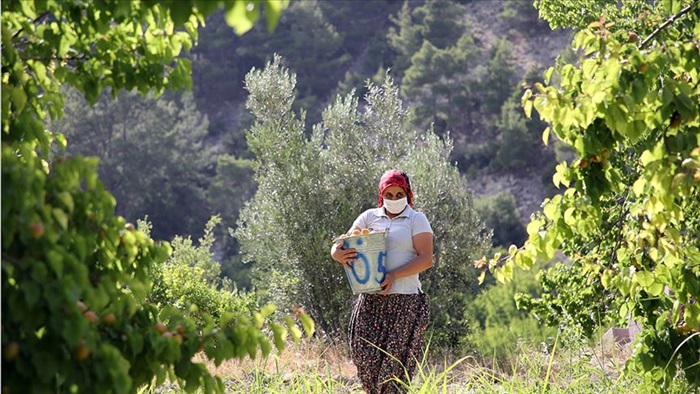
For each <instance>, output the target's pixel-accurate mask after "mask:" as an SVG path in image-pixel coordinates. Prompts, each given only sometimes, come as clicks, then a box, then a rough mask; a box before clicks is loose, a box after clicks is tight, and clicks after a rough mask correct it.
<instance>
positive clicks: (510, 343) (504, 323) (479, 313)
mask: <svg viewBox="0 0 700 394" xmlns="http://www.w3.org/2000/svg"><path fill="white" fill-rule="evenodd" d="M514 277H515V278H517V279H514V280H513V281H511V282H508V283H505V284H503V283H496V284H494V285H492V286H491V287H489V288H487V289H486V290H484V291H483V292H482V293H481V294H479V295H478V296H477V297H476V298H475V299H474V300H473V301H472V302H470V303H469V309H468V311H467V313H466V319H465V320H466V321H469V322H471V326H470V327H469V331H470V332H469V334H468V335H467V336H466V337H465V338H464V339H463V340H464V342H466V344H467V348H471V349H473V350H475V351H477V352H478V353H479V354H480V355H481V356H482V357H484V358H489V357H495V358H496V359H497V360H499V361H501V362H502V361H505V360H507V359H508V358H509V356H512V355H514V354H515V353H516V351H517V350H519V346H520V345H527V346H533V345H534V346H537V345H539V344H540V343H545V344H549V345H551V344H553V342H554V338H555V337H556V332H557V330H556V328H551V327H547V326H546V325H545V324H544V323H543V322H541V321H539V319H537V318H535V317H534V316H532V315H529V314H528V313H527V312H526V311H524V310H521V309H518V307H517V306H516V301H515V296H516V294H517V293H527V294H531V295H533V296H536V295H537V294H539V293H540V292H541V291H542V289H541V287H540V286H539V283H538V282H537V280H536V272H534V271H523V270H516V274H514Z"/></svg>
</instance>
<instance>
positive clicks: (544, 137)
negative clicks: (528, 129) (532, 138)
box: [542, 126, 552, 146]
mask: <svg viewBox="0 0 700 394" xmlns="http://www.w3.org/2000/svg"><path fill="white" fill-rule="evenodd" d="M551 130H552V129H551V127H549V126H547V127H546V128H545V129H544V131H543V132H542V142H543V143H544V146H547V145H549V132H550V131H551Z"/></svg>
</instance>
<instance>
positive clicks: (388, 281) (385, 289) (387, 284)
mask: <svg viewBox="0 0 700 394" xmlns="http://www.w3.org/2000/svg"><path fill="white" fill-rule="evenodd" d="M394 280H396V275H394V273H393V272H388V273H387V274H386V275H384V280H383V281H382V283H380V284H379V286H381V287H382V290H381V291H380V292H379V293H380V294H384V295H387V294H389V291H391V286H393V285H394Z"/></svg>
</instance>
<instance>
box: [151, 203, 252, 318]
mask: <svg viewBox="0 0 700 394" xmlns="http://www.w3.org/2000/svg"><path fill="white" fill-rule="evenodd" d="M220 223H221V218H219V217H218V216H214V217H212V218H211V219H210V220H209V222H208V223H207V225H206V228H205V230H204V236H203V237H202V238H200V239H199V242H198V245H193V243H192V239H191V238H190V237H187V238H183V237H180V236H177V237H175V239H173V241H172V248H173V253H172V255H171V256H170V258H168V260H167V261H166V262H165V263H164V264H162V265H159V266H156V267H154V268H153V269H152V271H151V276H152V277H153V282H154V286H153V291H152V292H151V294H150V295H149V300H150V301H151V302H153V303H155V304H157V305H159V306H173V307H176V308H178V309H179V310H181V311H182V312H189V313H188V315H189V316H192V317H194V318H195V321H196V322H197V323H198V324H201V325H204V324H205V323H206V320H207V319H208V318H209V317H211V318H214V319H219V318H221V317H223V316H225V315H226V314H227V313H233V314H235V315H250V314H251V313H252V312H253V311H254V309H255V308H256V307H257V300H256V298H255V296H254V294H252V293H248V294H246V293H242V292H239V291H238V289H237V288H236V287H235V286H234V285H233V284H232V283H231V280H230V279H228V278H221V277H220V276H219V275H220V272H221V268H220V265H219V263H218V262H216V261H214V256H213V253H212V247H213V246H214V240H215V238H214V229H215V227H216V226H217V225H219V224H220ZM140 227H141V226H139V228H140Z"/></svg>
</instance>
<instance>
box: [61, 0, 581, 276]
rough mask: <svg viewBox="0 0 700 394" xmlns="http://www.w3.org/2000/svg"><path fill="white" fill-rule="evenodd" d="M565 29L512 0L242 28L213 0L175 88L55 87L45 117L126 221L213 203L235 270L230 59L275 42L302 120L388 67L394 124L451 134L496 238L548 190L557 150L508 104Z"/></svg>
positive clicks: (198, 223)
mask: <svg viewBox="0 0 700 394" xmlns="http://www.w3.org/2000/svg"><path fill="white" fill-rule="evenodd" d="M567 40H568V33H567V32H566V31H561V30H560V31H552V30H551V29H550V28H549V27H548V26H547V25H546V24H545V23H543V22H541V21H538V19H537V12H536V10H535V9H534V7H532V5H531V4H530V3H529V2H523V1H516V0H503V1H500V0H494V1H407V2H403V1H384V0H373V1H362V2H360V1H332V0H329V1H297V2H292V3H291V4H290V7H289V8H288V9H287V10H285V12H284V13H283V14H282V17H281V19H280V21H279V25H278V26H277V28H276V29H275V31H274V32H273V33H269V31H268V29H267V26H266V25H265V22H264V21H261V22H259V23H258V24H257V25H256V26H255V27H254V28H253V29H252V30H251V31H250V32H248V33H247V34H245V35H243V36H238V35H236V34H235V32H234V31H233V30H232V29H231V28H230V27H229V26H228V25H227V23H226V21H225V14H224V12H223V11H220V12H218V13H214V14H212V15H211V16H209V17H208V18H207V19H206V26H205V27H204V28H203V29H201V30H200V32H199V44H198V45H197V46H196V47H194V48H193V50H192V52H191V53H190V54H189V57H190V58H191V61H192V73H193V78H192V80H193V82H192V93H191V94H190V93H186V94H181V93H168V94H166V95H165V96H163V97H161V98H159V99H157V100H151V99H144V98H141V97H140V96H137V95H134V94H130V93H122V94H120V95H119V98H118V99H117V100H116V101H111V100H110V99H109V98H108V97H107V95H105V97H103V98H102V99H101V100H100V101H99V102H98V104H97V105H96V106H95V107H92V108H89V107H88V106H87V104H86V103H85V102H84V101H81V100H82V99H81V98H80V97H79V96H78V95H75V94H68V95H67V97H68V99H67V106H66V116H65V118H64V119H63V121H62V123H61V124H60V125H57V126H56V128H57V130H59V131H61V132H63V133H64V134H65V135H66V136H67V138H68V140H69V141H70V144H69V152H70V153H73V154H78V153H80V154H84V155H89V156H92V155H94V156H98V157H100V159H101V165H100V173H101V175H102V179H104V180H105V183H106V187H107V188H108V190H109V191H111V192H112V193H113V194H114V195H115V197H116V199H117V201H118V205H117V211H118V212H119V213H120V214H122V215H124V216H125V217H126V218H128V219H129V220H133V221H135V220H137V219H139V218H143V217H145V216H148V220H149V221H151V222H152V224H153V235H154V237H155V238H156V239H167V240H169V239H171V238H172V237H173V236H174V235H177V234H180V235H184V234H191V235H193V236H195V237H197V236H200V235H201V232H202V230H203V228H204V223H205V222H206V221H207V219H208V218H209V217H210V216H212V215H215V214H220V215H221V216H222V221H223V225H222V226H219V227H220V228H219V230H218V234H219V236H218V239H219V241H218V249H219V253H218V255H219V257H220V258H221V260H222V261H224V262H225V263H224V264H223V271H222V272H223V274H224V275H228V276H230V277H232V278H234V279H235V280H236V281H238V283H239V284H241V285H243V286H247V284H248V279H247V278H246V274H245V270H244V269H243V267H244V265H241V263H240V261H239V259H238V257H237V250H238V246H237V241H236V240H235V239H234V238H232V237H229V236H227V235H226V230H225V229H226V228H227V227H231V228H235V227H236V220H237V217H238V212H239V210H240V208H241V207H242V205H243V204H244V203H245V201H247V200H248V199H250V197H251V196H252V195H253V194H254V193H255V187H256V186H255V182H253V180H252V174H253V168H252V166H253V162H252V161H251V159H253V158H254V157H253V155H252V154H251V153H250V151H249V149H248V146H247V143H246V138H245V130H247V129H248V128H249V127H250V125H251V122H252V118H251V115H250V114H249V113H248V112H247V110H246V108H245V99H246V97H247V92H246V90H245V89H244V86H243V79H244V76H245V75H246V73H248V72H249V71H250V70H251V69H252V68H261V67H262V66H264V64H265V62H267V61H269V60H270V59H271V58H272V56H273V55H274V54H279V55H280V56H281V57H282V62H283V64H284V65H285V66H286V67H289V69H290V70H291V71H292V72H294V73H295V74H296V77H297V85H296V91H295V93H296V98H295V101H294V107H293V108H294V110H295V112H299V111H301V110H303V111H305V113H306V118H305V119H306V121H305V124H306V127H307V133H310V132H311V130H310V125H312V124H314V123H317V122H318V121H319V120H320V119H321V110H322V109H323V108H325V107H326V106H327V105H328V104H329V103H330V102H332V101H333V100H334V98H335V97H336V96H337V95H338V94H347V93H350V92H352V91H353V90H354V92H355V95H356V96H357V97H359V98H362V97H363V96H364V95H365V94H366V92H367V90H366V81H368V80H370V81H374V82H381V81H383V80H384V78H385V77H386V75H390V76H391V77H393V78H394V79H395V81H396V83H397V84H398V85H399V86H400V93H401V96H402V99H403V100H404V103H405V105H407V106H408V109H409V111H410V117H411V121H410V124H411V125H413V127H416V128H417V129H425V128H427V127H431V125H432V127H433V128H434V130H435V132H436V133H437V134H438V135H441V136H448V135H449V137H450V138H452V139H453V140H454V150H453V153H452V157H451V160H452V161H454V162H456V163H457V164H458V167H459V169H460V172H461V173H462V174H463V175H464V176H465V177H466V179H467V184H468V185H469V187H470V188H471V189H472V190H473V191H474V192H475V194H476V196H477V197H479V199H478V201H477V202H476V206H477V208H478V209H479V211H480V213H481V215H482V218H483V220H484V221H485V222H486V225H487V227H489V228H492V229H493V231H494V237H493V241H494V245H496V246H499V245H505V246H507V245H508V244H510V243H513V242H518V243H519V242H522V241H523V239H524V238H523V237H524V223H526V222H527V219H528V217H529V215H530V214H531V213H532V212H534V211H535V210H536V209H537V208H538V206H539V204H540V202H541V201H542V199H543V198H544V197H545V196H547V195H549V194H551V193H552V192H553V191H552V188H551V186H549V185H551V182H550V180H551V175H552V173H553V168H554V164H555V163H556V156H557V155H562V154H564V153H563V152H557V151H556V146H557V145H556V144H550V147H548V148H545V147H544V146H543V144H542V142H541V137H540V135H541V132H542V130H543V129H544V125H543V123H541V122H539V121H538V120H537V119H532V120H531V119H526V118H525V117H524V115H523V112H522V109H521V108H520V97H521V96H522V92H523V89H524V88H526V87H528V86H529V85H531V84H532V83H533V82H534V81H536V80H539V79H541V75H542V72H543V70H544V69H545V68H546V67H548V66H551V65H553V64H554V61H555V59H556V57H557V55H558V54H559V53H560V52H561V51H562V49H563V48H564V46H565V43H566V42H567ZM360 105H362V101H361V102H360ZM145 168H148V169H149V171H143V170H144V169H145ZM407 170H408V171H409V173H410V172H411V169H407ZM245 267H247V266H245Z"/></svg>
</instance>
